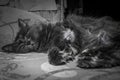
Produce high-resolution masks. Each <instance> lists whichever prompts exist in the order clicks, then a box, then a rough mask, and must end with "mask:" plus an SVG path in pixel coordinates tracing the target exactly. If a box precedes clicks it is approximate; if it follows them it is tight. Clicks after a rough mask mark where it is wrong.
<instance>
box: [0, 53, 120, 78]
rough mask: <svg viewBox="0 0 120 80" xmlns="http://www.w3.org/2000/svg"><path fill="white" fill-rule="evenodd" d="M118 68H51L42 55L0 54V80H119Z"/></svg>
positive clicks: (67, 66) (70, 65)
mask: <svg viewBox="0 0 120 80" xmlns="http://www.w3.org/2000/svg"><path fill="white" fill-rule="evenodd" d="M119 75H120V68H119V67H116V68H112V69H80V68H77V67H75V63H74V62H72V63H70V64H67V65H64V66H53V65H50V64H49V63H48V60H47V55H46V54H43V53H28V54H17V55H16V54H6V53H2V52H1V53H0V80H120V76H119Z"/></svg>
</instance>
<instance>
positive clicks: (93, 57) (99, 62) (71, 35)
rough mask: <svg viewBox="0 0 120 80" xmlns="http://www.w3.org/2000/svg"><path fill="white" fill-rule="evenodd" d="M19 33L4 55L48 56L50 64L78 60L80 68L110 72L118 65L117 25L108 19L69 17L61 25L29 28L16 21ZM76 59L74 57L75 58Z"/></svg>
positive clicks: (41, 25)
mask: <svg viewBox="0 0 120 80" xmlns="http://www.w3.org/2000/svg"><path fill="white" fill-rule="evenodd" d="M18 24H19V27H20V31H19V32H18V34H17V36H16V38H15V41H14V42H13V43H12V44H8V45H6V46H3V48H2V49H3V50H4V51H5V52H14V53H27V52H32V51H34V52H47V53H48V58H49V62H50V63H51V64H53V65H63V64H66V63H68V62H70V61H72V60H75V58H76V60H77V62H76V63H77V66H78V67H81V68H109V67H113V66H119V65H120V63H119V61H120V53H119V52H120V51H119V48H120V37H119V36H120V25H119V22H116V21H114V20H112V19H111V18H109V17H103V18H92V17H83V16H76V15H69V16H68V17H67V18H66V19H65V21H64V22H63V23H58V24H55V25H52V24H35V25H32V26H29V25H28V24H27V23H25V22H24V21H23V20H22V19H18ZM76 56H77V57H76Z"/></svg>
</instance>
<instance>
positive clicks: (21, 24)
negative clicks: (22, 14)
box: [18, 18, 28, 28]
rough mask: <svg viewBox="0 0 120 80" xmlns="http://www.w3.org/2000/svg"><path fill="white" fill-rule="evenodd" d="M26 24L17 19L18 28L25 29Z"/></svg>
mask: <svg viewBox="0 0 120 80" xmlns="http://www.w3.org/2000/svg"><path fill="white" fill-rule="evenodd" d="M27 25H28V24H27V23H26V22H25V21H24V20H23V19H20V18H19V19H18V26H19V28H25V27H27Z"/></svg>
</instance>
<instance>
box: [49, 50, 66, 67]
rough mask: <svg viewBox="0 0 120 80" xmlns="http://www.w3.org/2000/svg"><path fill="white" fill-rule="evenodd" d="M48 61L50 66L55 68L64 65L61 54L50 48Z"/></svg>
mask: <svg viewBox="0 0 120 80" xmlns="http://www.w3.org/2000/svg"><path fill="white" fill-rule="evenodd" d="M48 60H49V63H50V64H52V65H56V66H57V65H64V64H66V62H65V60H64V58H63V57H62V53H59V49H58V48H52V49H51V50H50V51H49V54H48Z"/></svg>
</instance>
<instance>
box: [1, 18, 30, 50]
mask: <svg viewBox="0 0 120 80" xmlns="http://www.w3.org/2000/svg"><path fill="white" fill-rule="evenodd" d="M18 27H19V31H18V33H17V34H16V37H15V39H14V41H13V43H11V44H7V45H5V46H3V47H2V50H3V51H5V52H18V49H19V48H20V45H22V44H23V43H25V42H26V35H27V33H28V31H29V30H30V27H29V25H28V23H27V22H26V21H24V20H23V19H18Z"/></svg>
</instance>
